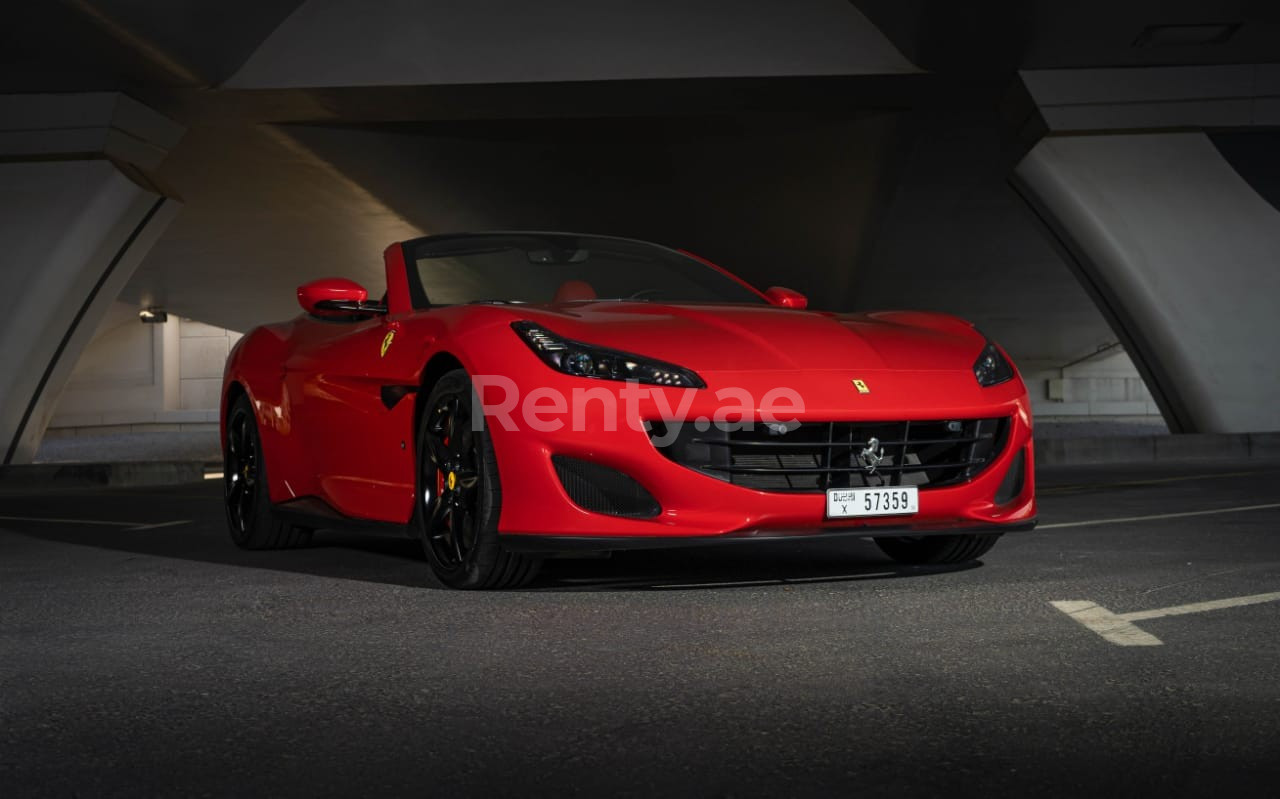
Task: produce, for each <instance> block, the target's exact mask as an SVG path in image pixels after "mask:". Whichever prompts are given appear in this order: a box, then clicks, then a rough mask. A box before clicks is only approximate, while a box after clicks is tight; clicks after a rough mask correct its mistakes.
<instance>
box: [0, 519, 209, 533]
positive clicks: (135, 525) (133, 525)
mask: <svg viewBox="0 0 1280 799" xmlns="http://www.w3.org/2000/svg"><path fill="white" fill-rule="evenodd" d="M0 522H46V523H48V524H95V525H100V526H102V527H124V528H127V529H129V530H154V529H156V528H158V527H175V526H177V525H179V524H190V523H191V520H190V519H180V520H178V521H173V522H157V523H154V524H153V523H151V522H113V521H107V520H105V519H50V518H49V517H47V516H0Z"/></svg>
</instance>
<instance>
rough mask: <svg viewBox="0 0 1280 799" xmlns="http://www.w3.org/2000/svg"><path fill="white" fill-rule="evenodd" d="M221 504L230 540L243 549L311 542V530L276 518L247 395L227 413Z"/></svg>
mask: <svg viewBox="0 0 1280 799" xmlns="http://www.w3.org/2000/svg"><path fill="white" fill-rule="evenodd" d="M222 487H223V492H222V496H223V505H224V507H225V508H226V511H227V527H228V529H229V530H230V532H231V540H232V541H234V542H235V544H236V546H238V547H242V548H244V549H288V548H292V547H299V546H303V545H305V544H307V543H310V541H311V533H312V531H311V530H310V529H309V528H306V527H298V526H297V525H293V524H288V523H286V522H282V521H280V520H278V519H277V518H275V514H274V513H273V512H272V508H271V497H270V494H269V493H268V491H267V469H266V464H265V463H264V462H263V458H262V439H261V437H260V436H259V435H258V423H257V420H256V419H255V418H254V415H253V405H252V404H251V403H250V402H249V398H248V397H246V396H243V395H241V396H240V397H239V398H237V399H236V401H235V402H234V403H232V405H231V410H230V411H229V412H228V413H227V440H226V441H224V442H223V447H222Z"/></svg>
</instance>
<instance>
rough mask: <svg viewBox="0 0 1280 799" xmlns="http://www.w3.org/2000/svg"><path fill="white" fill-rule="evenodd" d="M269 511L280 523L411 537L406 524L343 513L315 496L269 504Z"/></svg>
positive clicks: (409, 529) (411, 533)
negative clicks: (358, 517) (354, 516)
mask: <svg viewBox="0 0 1280 799" xmlns="http://www.w3.org/2000/svg"><path fill="white" fill-rule="evenodd" d="M271 512H272V513H273V514H274V515H275V517H276V518H277V519H279V520H280V521H282V522H288V523H289V524H294V525H297V526H299V527H310V528H311V529H313V530H340V531H342V532H350V533H365V534H368V535H376V536H385V537H390V538H413V537H414V535H413V531H412V529H411V528H410V526H409V525H407V524H397V523H395V522H380V521H374V520H372V519H355V518H352V517H350V516H344V515H342V514H341V513H339V512H338V511H336V510H334V509H333V506H331V505H330V504H329V503H327V502H325V501H324V500H322V499H320V498H319V497H299V498H297V499H291V500H289V501H288V502H282V503H280V504H278V505H272V506H271Z"/></svg>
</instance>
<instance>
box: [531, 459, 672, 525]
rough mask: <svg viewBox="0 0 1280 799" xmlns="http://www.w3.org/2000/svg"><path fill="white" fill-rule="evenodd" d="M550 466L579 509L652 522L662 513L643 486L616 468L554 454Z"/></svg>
mask: <svg viewBox="0 0 1280 799" xmlns="http://www.w3.org/2000/svg"><path fill="white" fill-rule="evenodd" d="M551 463H552V464H553V465H554V466H555V468H556V475H557V476H558V477H559V478H560V483H561V485H563V486H564V490H565V493H567V494H568V495H569V499H571V500H573V502H574V504H576V505H578V506H579V507H582V508H585V509H586V510H589V511H591V512H593V513H604V514H608V515H609V516H624V517H626V518H629V519H651V518H653V517H654V516H657V515H658V514H659V513H661V512H662V507H661V506H660V505H658V501H657V500H656V499H654V498H653V495H652V494H650V493H649V492H648V491H646V490H645V488H644V486H642V485H640V484H639V483H637V482H636V481H635V480H633V479H632V478H631V477H629V476H627V475H625V474H623V473H622V472H620V471H618V470H617V469H610V468H609V467H608V466H601V465H600V464H598V463H592V462H591V461H584V460H579V459H578V458H570V457H568V456H565V455H552V456H551Z"/></svg>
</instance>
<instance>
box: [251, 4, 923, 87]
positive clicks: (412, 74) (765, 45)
mask: <svg viewBox="0 0 1280 799" xmlns="http://www.w3.org/2000/svg"><path fill="white" fill-rule="evenodd" d="M915 71H917V70H916V67H915V66H914V65H913V64H912V63H911V62H910V61H908V60H907V59H905V58H903V56H902V55H901V54H900V53H899V52H898V51H897V49H896V48H895V47H894V46H893V45H892V44H891V43H890V42H889V41H888V40H887V39H886V38H885V37H884V36H883V35H882V34H881V33H880V31H879V30H877V29H876V27H875V26H874V25H872V24H871V23H869V22H868V21H867V20H866V18H864V17H863V16H862V14H861V13H860V12H859V11H858V9H857V8H855V7H853V6H851V5H850V4H849V3H847V2H845V0H791V1H790V2H786V3H781V2H774V1H770V0H748V1H747V2H744V1H743V0H700V1H699V2H697V3H689V2H684V1H683V0H650V2H645V3H636V2H629V0H558V2H555V3H552V4H546V3H527V2H521V0H473V1H472V2H466V3H457V2H445V1H444V0H434V1H433V2H423V1H422V0H385V1H384V2H380V3H373V4H370V3H365V2H360V0H308V1H307V2H305V3H303V4H302V5H301V6H300V7H299V8H298V9H297V10H295V11H294V12H293V14H292V15H290V16H289V18H288V19H287V20H286V21H285V22H284V23H283V24H281V25H280V26H279V27H278V28H277V29H276V30H275V31H274V32H273V33H272V34H271V35H270V36H269V37H268V38H267V40H266V41H265V42H264V43H263V44H262V46H261V47H260V48H258V50H257V51H256V52H255V53H254V54H253V55H252V56H251V57H250V58H249V59H248V60H247V61H246V62H245V64H244V66H243V67H242V68H241V69H240V70H239V71H238V72H237V73H236V74H235V76H234V77H232V78H231V79H230V80H229V81H227V83H226V86H227V87H228V88H236V89H268V88H298V87H334V86H398V85H441V84H477V83H481V84H483V83H528V82H558V81H576V80H627V79H644V78H690V77H694V78H706V77H743V76H763V75H769V76H780V75H866V74H900V73H910V72H915Z"/></svg>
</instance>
